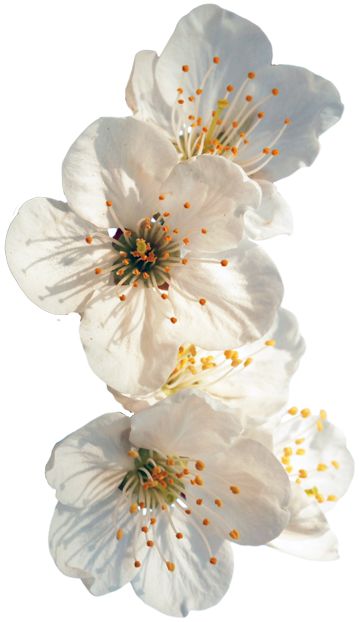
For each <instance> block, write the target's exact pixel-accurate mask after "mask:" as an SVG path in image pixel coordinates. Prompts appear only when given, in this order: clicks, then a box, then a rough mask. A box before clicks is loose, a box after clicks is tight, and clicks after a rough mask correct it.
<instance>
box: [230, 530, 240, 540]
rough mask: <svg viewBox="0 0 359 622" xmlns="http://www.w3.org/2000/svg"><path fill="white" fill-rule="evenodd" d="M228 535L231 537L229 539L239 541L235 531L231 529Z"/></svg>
mask: <svg viewBox="0 0 359 622" xmlns="http://www.w3.org/2000/svg"><path fill="white" fill-rule="evenodd" d="M229 535H230V536H231V538H233V540H238V539H239V533H238V531H237V529H232V531H230V532H229Z"/></svg>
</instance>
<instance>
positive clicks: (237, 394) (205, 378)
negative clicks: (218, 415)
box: [109, 309, 304, 426]
mask: <svg viewBox="0 0 359 622" xmlns="http://www.w3.org/2000/svg"><path fill="white" fill-rule="evenodd" d="M303 352H304V341H303V338H302V337H301V335H300V332H299V328H298V323H297V320H296V318H295V317H294V315H293V314H292V313H290V312H289V311H286V310H284V309H280V310H279V312H278V314H277V317H276V318H275V321H274V322H273V325H272V326H271V328H270V329H269V331H268V333H267V334H266V335H264V336H263V337H262V338H261V339H260V340H258V341H255V342H254V343H251V344H249V345H245V346H243V347H241V348H238V349H231V350H220V351H205V350H202V349H201V348H198V346H196V345H194V344H187V345H183V346H180V348H179V351H178V355H177V363H176V366H175V368H174V369H173V371H172V373H171V374H170V376H169V378H168V379H167V380H166V381H165V382H164V383H163V385H162V386H161V387H159V388H158V389H157V390H156V391H153V392H152V393H150V394H147V395H144V394H137V395H136V394H132V395H123V394H121V393H119V392H118V391H115V390H114V389H113V388H112V387H109V390H110V391H111V393H112V394H113V395H114V397H115V398H116V399H117V400H118V401H119V402H120V403H121V404H122V405H123V406H124V407H125V408H127V409H128V410H132V411H135V412H138V411H139V410H141V409H142V408H146V407H147V406H149V405H151V404H155V403H156V402H157V401H159V400H162V399H164V398H166V397H168V396H169V395H172V394H174V393H177V392H178V391H181V390H183V389H188V388H192V389H198V390H201V391H203V392H204V393H205V394H208V395H210V396H212V397H214V398H216V399H218V400H220V401H221V402H223V403H224V404H225V405H226V406H228V407H229V408H233V409H236V411H237V412H238V414H240V415H241V417H244V418H245V421H246V424H245V425H246V426H250V425H256V426H258V425H261V424H264V423H267V422H268V421H269V420H271V421H272V418H273V417H274V418H275V420H276V421H278V419H279V418H281V412H280V411H281V409H282V408H283V407H284V406H285V405H286V403H287V400H288V386H289V381H290V379H291V377H292V375H293V374H294V372H295V371H296V369H297V367H298V364H299V360H300V357H301V356H302V354H303ZM272 424H273V421H272Z"/></svg>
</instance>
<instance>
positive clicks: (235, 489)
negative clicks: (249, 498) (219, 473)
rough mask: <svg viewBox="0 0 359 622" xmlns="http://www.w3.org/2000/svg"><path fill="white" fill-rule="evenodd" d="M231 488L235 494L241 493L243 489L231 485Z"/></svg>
mask: <svg viewBox="0 0 359 622" xmlns="http://www.w3.org/2000/svg"><path fill="white" fill-rule="evenodd" d="M229 490H230V491H231V492H232V493H233V494H234V495H239V493H240V492H241V489H240V488H239V487H238V486H230V487H229Z"/></svg>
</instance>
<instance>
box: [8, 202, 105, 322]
mask: <svg viewBox="0 0 359 622" xmlns="http://www.w3.org/2000/svg"><path fill="white" fill-rule="evenodd" d="M96 233H97V232H96V230H95V231H94V227H93V225H91V224H90V223H88V222H86V221H84V220H82V219H80V218H78V216H76V214H74V213H73V212H71V210H70V209H69V208H68V206H67V205H66V203H61V201H54V200H53V199H45V198H37V199H31V200H30V201H27V203H25V204H24V205H23V206H22V207H21V209H20V211H19V213H18V215H17V216H16V217H15V218H14V220H13V222H12V224H11V225H10V228H9V231H8V234H7V238H6V255H7V260H8V263H9V267H10V270H11V272H12V273H13V275H14V277H15V279H16V280H17V282H18V283H19V285H20V287H21V289H22V290H23V291H24V292H25V294H26V295H27V296H28V297H29V298H30V300H32V301H33V302H34V303H35V304H37V305H38V306H39V307H41V308H42V309H45V311H49V312H50V313H57V314H62V313H69V312H70V311H81V309H82V308H83V306H84V303H85V301H86V300H87V298H88V297H89V296H91V294H92V293H93V291H94V289H96V288H97V287H98V286H99V284H101V283H103V277H99V276H98V275H96V274H95V268H96V267H97V266H99V265H100V266H101V265H102V264H104V263H105V264H107V263H108V262H110V263H111V257H112V250H111V239H110V238H109V237H105V236H104V235H103V234H102V235H101V236H99V235H96ZM87 236H93V240H92V243H91V244H87V243H86V240H85V238H86V237H87ZM107 240H108V241H107Z"/></svg>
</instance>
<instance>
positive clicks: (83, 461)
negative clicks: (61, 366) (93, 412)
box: [46, 413, 133, 508]
mask: <svg viewBox="0 0 359 622" xmlns="http://www.w3.org/2000/svg"><path fill="white" fill-rule="evenodd" d="M129 429H130V420H129V418H128V417H126V416H125V415H122V414H121V413H112V414H107V415H102V417H98V418H97V419H94V420H93V421H91V422H90V423H88V424H87V425H85V426H83V427H82V428H80V429H79V430H77V431H76V432H73V433H72V434H70V435H69V436H67V437H66V438H64V440H62V441H60V442H59V443H57V444H56V445H55V447H54V449H53V451H52V454H51V457H50V460H49V462H48V463H47V465H46V478H47V481H48V483H49V484H50V486H52V487H53V488H55V489H56V496H57V498H58V499H59V501H61V503H64V504H66V505H70V506H73V507H77V508H82V507H87V506H89V505H91V504H93V503H96V502H97V501H98V500H100V499H104V498H105V497H108V496H109V495H111V494H112V493H113V491H114V490H116V489H117V488H118V486H119V484H120V483H121V481H122V479H123V477H124V475H125V473H126V472H127V471H128V470H129V469H131V468H132V465H133V460H132V459H131V458H129V456H128V454H127V452H128V451H129V450H130V449H131V446H130V444H129V440H128V439H129Z"/></svg>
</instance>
